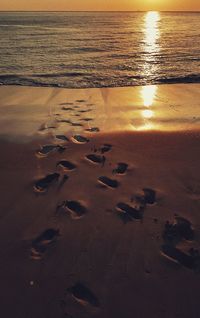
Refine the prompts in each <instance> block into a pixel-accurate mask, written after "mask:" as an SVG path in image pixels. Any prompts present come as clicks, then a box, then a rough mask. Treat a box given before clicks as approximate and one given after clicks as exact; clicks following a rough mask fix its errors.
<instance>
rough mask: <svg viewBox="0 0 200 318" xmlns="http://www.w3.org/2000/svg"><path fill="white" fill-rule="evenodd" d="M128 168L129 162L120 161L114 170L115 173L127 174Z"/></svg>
mask: <svg viewBox="0 0 200 318" xmlns="http://www.w3.org/2000/svg"><path fill="white" fill-rule="evenodd" d="M127 169H128V165H127V163H123V162H119V163H118V164H117V168H115V169H114V170H113V174H125V173H126V171H127Z"/></svg>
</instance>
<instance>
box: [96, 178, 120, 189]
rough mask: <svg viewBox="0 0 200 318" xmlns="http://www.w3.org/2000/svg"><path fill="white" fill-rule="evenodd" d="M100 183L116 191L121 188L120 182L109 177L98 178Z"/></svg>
mask: <svg viewBox="0 0 200 318" xmlns="http://www.w3.org/2000/svg"><path fill="white" fill-rule="evenodd" d="M98 181H99V182H100V183H102V184H103V185H104V186H106V187H108V188H112V189H116V188H118V186H119V182H118V181H117V180H114V179H110V178H108V177H105V176H102V177H99V178H98Z"/></svg>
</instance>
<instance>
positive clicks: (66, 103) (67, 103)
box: [60, 103, 73, 106]
mask: <svg viewBox="0 0 200 318" xmlns="http://www.w3.org/2000/svg"><path fill="white" fill-rule="evenodd" d="M60 105H69V106H70V105H71V106H72V105H73V103H60Z"/></svg>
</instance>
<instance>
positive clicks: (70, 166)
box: [56, 160, 76, 171]
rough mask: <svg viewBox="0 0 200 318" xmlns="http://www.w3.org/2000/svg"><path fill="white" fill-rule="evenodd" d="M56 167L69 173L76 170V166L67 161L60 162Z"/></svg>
mask: <svg viewBox="0 0 200 318" xmlns="http://www.w3.org/2000/svg"><path fill="white" fill-rule="evenodd" d="M56 166H61V167H62V168H63V170H67V171H71V170H74V169H76V165H75V164H73V163H72V162H70V161H67V160H61V161H59V162H58V163H57V165H56Z"/></svg>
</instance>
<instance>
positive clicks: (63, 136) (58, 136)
mask: <svg viewBox="0 0 200 318" xmlns="http://www.w3.org/2000/svg"><path fill="white" fill-rule="evenodd" d="M56 138H57V139H60V140H62V141H69V139H68V138H67V137H66V136H65V135H56Z"/></svg>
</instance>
